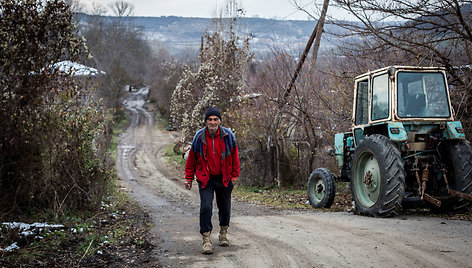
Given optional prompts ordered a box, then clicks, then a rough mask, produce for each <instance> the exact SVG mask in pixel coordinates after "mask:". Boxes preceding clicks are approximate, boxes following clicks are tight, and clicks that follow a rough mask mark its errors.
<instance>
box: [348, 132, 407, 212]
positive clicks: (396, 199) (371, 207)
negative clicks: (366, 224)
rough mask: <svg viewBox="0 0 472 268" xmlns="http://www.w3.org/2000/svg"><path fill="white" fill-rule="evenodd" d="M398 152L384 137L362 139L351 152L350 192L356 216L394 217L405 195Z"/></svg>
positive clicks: (375, 136)
mask: <svg viewBox="0 0 472 268" xmlns="http://www.w3.org/2000/svg"><path fill="white" fill-rule="evenodd" d="M403 165H404V164H403V161H402V158H401V154H400V151H399V150H398V148H397V147H395V145H394V144H393V143H392V142H391V141H390V140H389V139H388V138H387V137H385V136H382V135H377V134H376V135H371V136H368V137H366V138H365V139H364V140H363V141H362V142H361V143H360V144H359V145H358V146H357V147H356V149H355V151H354V156H353V163H352V176H351V191H352V196H353V199H354V203H355V207H356V210H357V212H358V213H360V214H362V215H369V216H374V217H390V216H393V215H396V214H398V212H399V211H400V210H401V208H402V206H401V203H402V201H403V197H404V195H405V170H404V167H403Z"/></svg>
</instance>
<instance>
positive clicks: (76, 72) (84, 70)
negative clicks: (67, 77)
mask: <svg viewBox="0 0 472 268" xmlns="http://www.w3.org/2000/svg"><path fill="white" fill-rule="evenodd" d="M52 67H53V68H56V69H57V70H59V71H61V72H64V73H68V74H71V75H72V76H97V75H98V74H99V71H98V70H97V69H95V68H92V67H88V66H85V65H83V64H80V63H77V62H72V61H69V60H65V61H61V62H57V63H55V64H53V65H52ZM100 74H106V73H105V72H103V71H100Z"/></svg>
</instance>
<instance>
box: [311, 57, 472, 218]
mask: <svg viewBox="0 0 472 268" xmlns="http://www.w3.org/2000/svg"><path fill="white" fill-rule="evenodd" d="M448 89H449V87H448V84H447V81H446V72H445V69H444V68H432V67H407V66H392V67H386V68H383V69H379V70H376V71H372V72H368V73H366V74H363V75H360V76H358V77H356V80H355V88H354V103H353V104H354V105H353V106H354V107H353V117H352V122H353V124H352V129H351V131H349V132H344V133H338V134H336V135H335V148H334V149H332V150H330V151H331V152H330V154H332V155H334V156H335V157H336V159H337V163H338V165H339V169H340V176H339V177H338V178H336V177H335V176H334V175H333V174H332V173H331V172H330V171H329V170H327V169H325V168H318V169H315V170H314V171H313V172H312V173H311V175H310V177H309V180H308V197H309V199H310V204H311V205H312V206H314V207H318V208H320V207H329V206H331V204H332V203H333V200H334V194H335V184H334V182H335V179H339V180H341V181H350V185H351V192H352V197H353V200H354V204H355V209H356V211H357V212H358V213H359V214H361V215H368V216H374V217H390V216H394V215H397V214H398V213H399V211H400V210H401V209H402V208H403V207H409V206H429V207H431V208H434V209H437V210H438V211H444V212H463V211H466V210H467V209H468V208H469V205H470V204H471V202H472V148H471V146H470V143H469V142H468V141H467V140H466V139H465V134H464V130H463V128H462V124H461V122H460V121H454V117H453V110H452V108H451V102H450V98H449V90H448Z"/></svg>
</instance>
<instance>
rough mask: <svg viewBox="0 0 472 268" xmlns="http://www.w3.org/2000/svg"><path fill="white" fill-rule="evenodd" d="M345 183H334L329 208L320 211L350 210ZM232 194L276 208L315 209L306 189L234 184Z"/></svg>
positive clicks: (242, 199) (243, 199)
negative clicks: (334, 193) (310, 202)
mask: <svg viewBox="0 0 472 268" xmlns="http://www.w3.org/2000/svg"><path fill="white" fill-rule="evenodd" d="M346 185H347V183H345V182H337V183H336V189H337V190H336V195H335V197H334V202H333V205H332V206H331V208H326V209H318V210H321V211H350V210H351V201H350V199H351V197H350V191H347V190H348V186H347V188H346ZM233 196H234V197H235V198H236V199H237V200H240V201H248V202H251V203H255V204H259V205H264V206H268V207H272V208H278V209H315V208H313V207H312V206H311V205H310V204H309V200H308V194H307V190H306V189H290V188H287V189H285V188H279V187H276V186H273V187H260V186H246V185H242V184H236V185H235V187H234V189H233Z"/></svg>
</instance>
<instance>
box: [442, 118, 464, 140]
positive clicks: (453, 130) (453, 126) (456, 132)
mask: <svg viewBox="0 0 472 268" xmlns="http://www.w3.org/2000/svg"><path fill="white" fill-rule="evenodd" d="M443 135H444V137H445V138H446V139H448V140H464V139H465V134H464V129H463V128H462V123H461V122H460V121H452V122H446V129H445V130H444V134H443Z"/></svg>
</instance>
